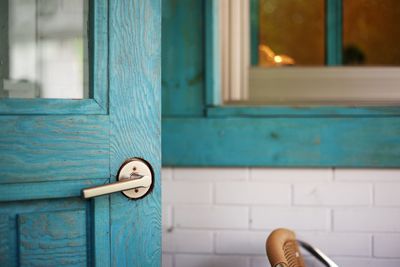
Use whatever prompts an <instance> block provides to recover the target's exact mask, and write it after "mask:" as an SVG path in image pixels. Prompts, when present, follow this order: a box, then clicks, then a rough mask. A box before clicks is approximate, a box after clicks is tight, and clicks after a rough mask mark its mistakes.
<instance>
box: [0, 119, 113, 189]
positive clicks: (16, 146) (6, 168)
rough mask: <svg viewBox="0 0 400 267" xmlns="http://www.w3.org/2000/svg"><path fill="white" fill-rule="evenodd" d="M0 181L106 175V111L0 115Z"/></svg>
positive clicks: (82, 177) (73, 178)
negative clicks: (74, 114) (97, 113)
mask: <svg viewBox="0 0 400 267" xmlns="http://www.w3.org/2000/svg"><path fill="white" fill-rule="evenodd" d="M0 125H1V127H0V158H1V160H0V183H17V182H33V181H55V180H70V179H71V180H78V179H89V178H92V179H93V178H109V177H110V170H109V118H108V116H103V115H98V116H94V115H93V116H89V115H81V116H0Z"/></svg>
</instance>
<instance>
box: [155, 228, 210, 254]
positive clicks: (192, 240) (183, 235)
mask: <svg viewBox="0 0 400 267" xmlns="http://www.w3.org/2000/svg"><path fill="white" fill-rule="evenodd" d="M213 243H214V238H213V232H211V231H203V230H177V229H175V230H173V231H164V232H163V248H162V250H163V252H177V253H181V252H194V253H208V252H212V251H213Z"/></svg>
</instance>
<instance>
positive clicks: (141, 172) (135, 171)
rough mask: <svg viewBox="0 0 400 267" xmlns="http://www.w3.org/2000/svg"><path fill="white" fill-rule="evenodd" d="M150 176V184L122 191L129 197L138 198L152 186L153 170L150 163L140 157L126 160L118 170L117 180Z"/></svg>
mask: <svg viewBox="0 0 400 267" xmlns="http://www.w3.org/2000/svg"><path fill="white" fill-rule="evenodd" d="M145 176H147V177H150V179H151V185H150V186H149V187H138V188H135V189H129V190H125V191H122V193H123V194H124V195H125V196H127V197H128V198H130V199H139V198H142V197H144V196H145V195H146V194H148V193H149V192H150V191H151V189H152V187H153V170H152V168H151V166H150V164H149V163H148V162H147V161H145V160H143V159H140V158H131V159H128V160H126V161H125V162H124V163H123V164H122V166H121V168H120V169H119V171H118V181H122V180H126V179H144V178H143V177H145Z"/></svg>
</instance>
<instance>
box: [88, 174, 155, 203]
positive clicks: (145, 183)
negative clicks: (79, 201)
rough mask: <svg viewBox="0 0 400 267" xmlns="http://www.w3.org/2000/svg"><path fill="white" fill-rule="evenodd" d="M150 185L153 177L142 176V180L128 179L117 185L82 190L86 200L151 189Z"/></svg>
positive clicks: (116, 183) (111, 184)
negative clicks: (140, 189)
mask: <svg viewBox="0 0 400 267" xmlns="http://www.w3.org/2000/svg"><path fill="white" fill-rule="evenodd" d="M150 185H151V177H150V176H142V177H141V178H138V179H126V180H121V181H118V182H115V183H110V184H105V185H100V186H95V187H91V188H86V189H83V190H82V195H83V197H84V198H92V197H97V196H102V195H107V194H111V193H115V192H121V191H125V190H129V189H135V188H148V187H150Z"/></svg>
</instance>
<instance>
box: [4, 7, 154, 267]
mask: <svg viewBox="0 0 400 267" xmlns="http://www.w3.org/2000/svg"><path fill="white" fill-rule="evenodd" d="M90 6H91V12H92V17H91V26H90V31H91V37H92V39H93V40H92V42H91V43H92V46H91V49H90V53H91V56H92V60H91V74H92V75H91V79H90V88H91V93H90V98H88V99H82V100H69V99H58V100H56V99H30V100H28V99H1V100H0V113H1V115H0V266H159V265H160V260H161V250H160V243H161V230H160V229H161V227H160V223H161V222H160V218H161V215H160V209H161V205H160V180H159V177H160V149H161V148H160V97H161V83H160V53H161V48H160V37H161V28H160V27H161V16H160V14H161V13H160V12H161V10H160V9H161V2H160V0H146V1H143V0H118V1H107V0H93V1H91V4H90ZM0 42H1V40H0ZM0 47H2V46H0ZM132 157H140V158H143V159H145V160H147V161H148V162H149V163H150V164H151V165H152V167H153V171H154V176H155V179H154V187H153V190H152V191H151V193H150V194H149V195H147V196H146V197H145V198H143V199H140V200H129V199H128V198H127V197H125V196H124V195H123V194H121V193H114V194H111V195H105V196H101V197H97V198H93V199H91V200H84V199H83V198H82V197H81V190H82V189H84V188H87V187H91V186H95V185H102V184H107V183H112V182H115V179H116V178H115V177H116V174H117V172H118V169H119V167H120V166H121V164H122V163H123V162H124V161H125V160H126V159H128V158H132Z"/></svg>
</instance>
